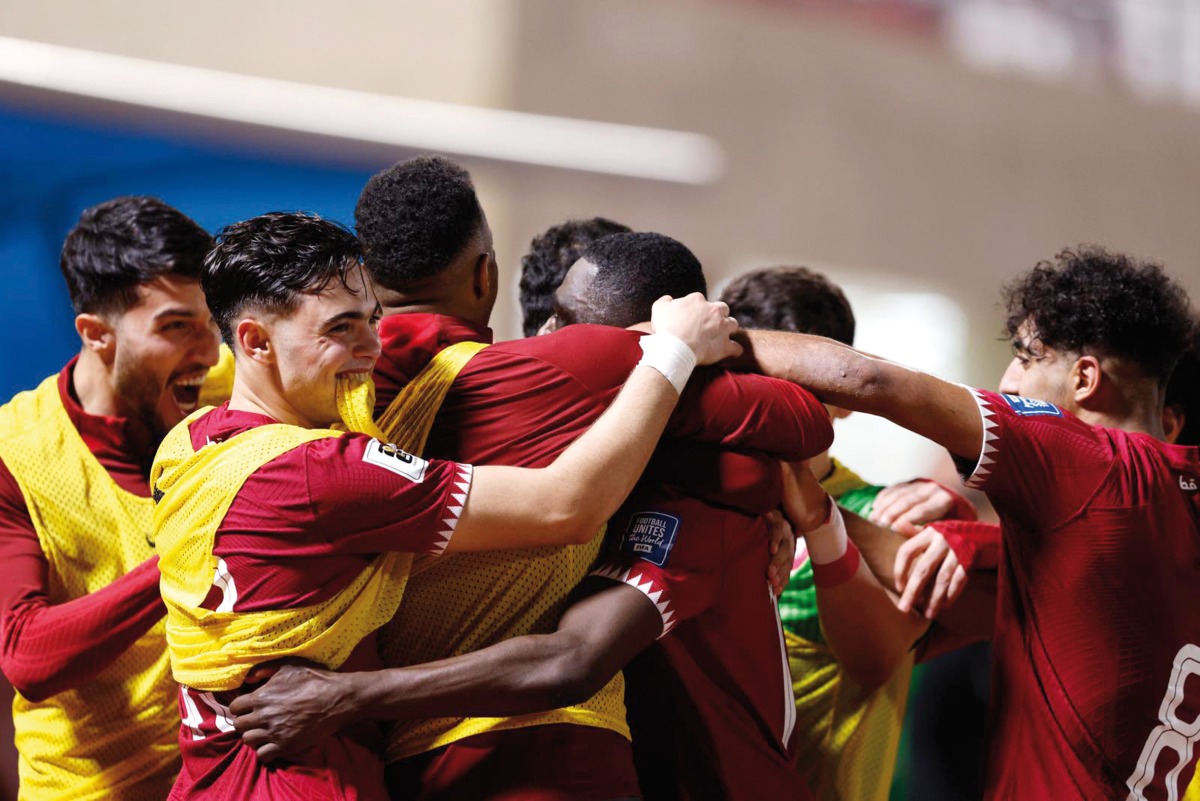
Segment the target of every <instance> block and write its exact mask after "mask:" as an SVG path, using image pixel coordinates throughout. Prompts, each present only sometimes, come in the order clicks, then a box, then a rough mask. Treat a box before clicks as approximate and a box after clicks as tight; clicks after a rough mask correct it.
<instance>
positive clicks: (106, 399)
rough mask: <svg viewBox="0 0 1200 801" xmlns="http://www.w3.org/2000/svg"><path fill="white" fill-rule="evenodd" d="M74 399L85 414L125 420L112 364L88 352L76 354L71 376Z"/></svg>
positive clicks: (123, 406) (123, 407)
mask: <svg viewBox="0 0 1200 801" xmlns="http://www.w3.org/2000/svg"><path fill="white" fill-rule="evenodd" d="M71 388H72V389H74V390H75V399H76V400H78V401H79V406H80V407H81V408H82V409H83V411H84V412H86V413H87V414H90V415H93V416H95V417H125V416H126V411H125V404H123V403H122V402H121V396H120V394H118V392H117V387H116V380H115V377H114V375H113V370H112V365H110V364H105V362H104V360H103V359H101V358H100V356H98V355H97V354H95V353H94V352H92V351H90V350H83V351H80V353H79V361H77V362H75V369H74V371H72V373H71Z"/></svg>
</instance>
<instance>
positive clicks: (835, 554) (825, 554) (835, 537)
mask: <svg viewBox="0 0 1200 801" xmlns="http://www.w3.org/2000/svg"><path fill="white" fill-rule="evenodd" d="M829 509H830V511H829V518H828V519H827V520H826V521H825V522H824V523H822V524H821V525H819V526H817V527H816V528H814V529H813V530H812V531H807V532H805V534H804V542H805V543H806V544H807V545H808V555H809V558H811V559H812V561H813V564H814V565H825V564H829V563H831V562H836V561H837V560H839V559H841V558H842V557H843V556H845V555H846V550H847V549H848V547H849V542H850V539H849V538H848V537H847V536H846V521H844V520H842V513H841V512H840V511H839V510H838V505H837V504H836V503H833V502H830V504H829Z"/></svg>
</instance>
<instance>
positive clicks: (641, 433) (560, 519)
mask: <svg viewBox="0 0 1200 801" xmlns="http://www.w3.org/2000/svg"><path fill="white" fill-rule="evenodd" d="M727 314H728V307H727V306H725V304H723V303H708V302H707V301H705V300H704V298H703V296H702V295H700V294H698V293H696V294H693V295H690V296H689V297H687V298H683V299H680V300H676V301H665V300H660V301H658V302H657V303H655V305H654V318H653V323H654V326H655V330H656V331H657V332H660V333H662V334H668V335H671V336H673V337H674V338H675V339H676V340H678V341H681V342H682V343H683V345H684V346H686V347H685V349H690V353H691V357H692V358H693V361H694V363H698V364H709V363H712V362H714V361H719V360H720V359H723V358H725V357H726V356H728V355H730V354H733V353H735V352H738V351H740V348H739V347H738V346H737V345H735V344H733V343H732V342H731V341H730V339H729V335H730V334H731V333H733V331H735V330H736V328H737V323H736V322H734V321H733V320H732V318H730V317H728V316H727ZM647 339H649V338H647ZM644 341H645V340H644ZM597 357H598V358H602V354H597ZM669 358H675V357H674V356H670V355H669V354H668V359H669ZM648 360H650V361H648ZM662 361H663V358H662V357H659V358H658V361H654V354H653V353H652V352H650V351H648V352H647V356H646V357H645V358H643V361H642V362H641V363H640V364H639V366H638V367H636V368H635V369H634V371H633V373H632V374H631V375H630V377H629V380H628V381H627V382H626V383H625V386H624V387H623V388H622V389H621V392H620V394H619V395H618V396H617V398H616V400H614V401H613V403H612V405H611V406H610V407H609V408H608V410H607V411H606V412H605V413H604V414H603V415H601V417H600V419H598V420H597V421H596V422H595V423H594V424H593V425H592V427H591V428H590V429H588V431H587V432H585V433H584V434H583V436H581V437H580V438H579V439H578V440H576V441H575V442H574V443H572V445H571V446H570V447H569V448H567V450H566V451H564V452H563V453H562V454H561V455H560V456H559V457H558V458H557V459H556V460H555V461H554V462H553V463H552V464H551V465H549V466H548V467H545V468H542V469H527V468H519V467H506V466H496V465H485V466H480V467H476V468H475V469H474V476H473V478H472V480H471V488H470V494H469V496H468V497H467V500H466V504H465V505H464V507H463V511H462V515H461V518H460V520H459V521H458V523H457V527H456V528H455V531H454V537H453V538H452V539H451V540H450V544H449V547H448V548H447V551H475V550H492V549H498V548H501V549H502V548H522V547H532V546H539V545H564V544H572V543H582V542H587V541H588V540H590V539H591V538H592V537H594V536H595V535H596V533H597V532H598V531H599V530H600V528H601V526H603V525H604V523H605V521H607V520H608V518H609V517H610V516H611V515H612V514H613V513H614V512H616V510H617V507H618V506H620V505H621V503H622V502H623V501H624V500H625V497H626V496H627V495H628V494H629V492H630V491H631V490H632V489H633V486H634V484H635V483H636V482H637V480H638V477H639V476H641V474H642V470H643V469H645V467H646V464H647V462H648V461H649V460H650V455H651V454H652V453H653V452H654V448H655V446H656V445H657V443H658V438H659V435H660V434H662V432H663V428H664V426H665V425H666V423H667V419H668V418H669V417H670V415H671V411H672V410H673V409H674V407H675V404H676V402H677V401H678V400H679V390H678V389H677V388H676V387H675V386H674V385H673V384H672V383H671V382H670V381H668V380H667V378H666V377H664V376H665V372H671V371H674V372H675V373H677V374H679V369H678V368H676V367H668V368H666V369H665V370H664V368H663V365H662ZM652 365H657V366H652ZM687 373H690V367H688V369H687V370H686V371H684V372H683V373H682V375H683V376H684V379H685V380H686V375H687Z"/></svg>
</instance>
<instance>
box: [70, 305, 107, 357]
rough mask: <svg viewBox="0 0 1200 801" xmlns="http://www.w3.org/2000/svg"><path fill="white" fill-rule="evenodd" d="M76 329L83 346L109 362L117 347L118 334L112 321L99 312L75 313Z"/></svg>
mask: <svg viewBox="0 0 1200 801" xmlns="http://www.w3.org/2000/svg"><path fill="white" fill-rule="evenodd" d="M75 330H76V331H77V332H78V333H79V339H80V341H81V342H83V347H84V348H85V349H86V350H90V351H92V352H93V353H95V354H97V355H98V356H99V357H100V358H101V359H102V360H104V362H105V363H106V364H107V363H108V362H109V361H111V360H112V357H113V353H114V352H115V351H116V348H117V334H116V331H115V330H114V329H113V325H112V323H110V322H109V321H108V320H106V319H105V318H104V317H101V316H100V315H99V314H89V313H87V312H85V313H83V314H77V315H75Z"/></svg>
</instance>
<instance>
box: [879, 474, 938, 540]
mask: <svg viewBox="0 0 1200 801" xmlns="http://www.w3.org/2000/svg"><path fill="white" fill-rule="evenodd" d="M954 503H955V496H954V495H953V494H952V493H951V492H950V491H949V490H947V489H946V488H945V487H942V486H941V485H939V484H936V483H934V482H932V481H920V480H918V481H912V482H909V483H907V484H897V485H895V486H892V487H888V488H886V489H884V490H882V491H881V492H880V493H879V495H878V496H876V498H875V503H874V505H873V508H872V509H871V514H870V515H868V519H869V520H871V522H873V523H878V524H879V525H881V526H888V527H889V528H892V529H893V530H895V531H898V532H900V533H901V534H904V535H905V536H909V537H911V536H912V535H914V534H916V533H917V531H918V530H920V528H921V526H923V525H925V524H926V523H929V522H930V521H933V520H941V519H942V518H944V517H945V516H946V515H947V514H949V513H950V512H951V511H952V510H953V509H954Z"/></svg>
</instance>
